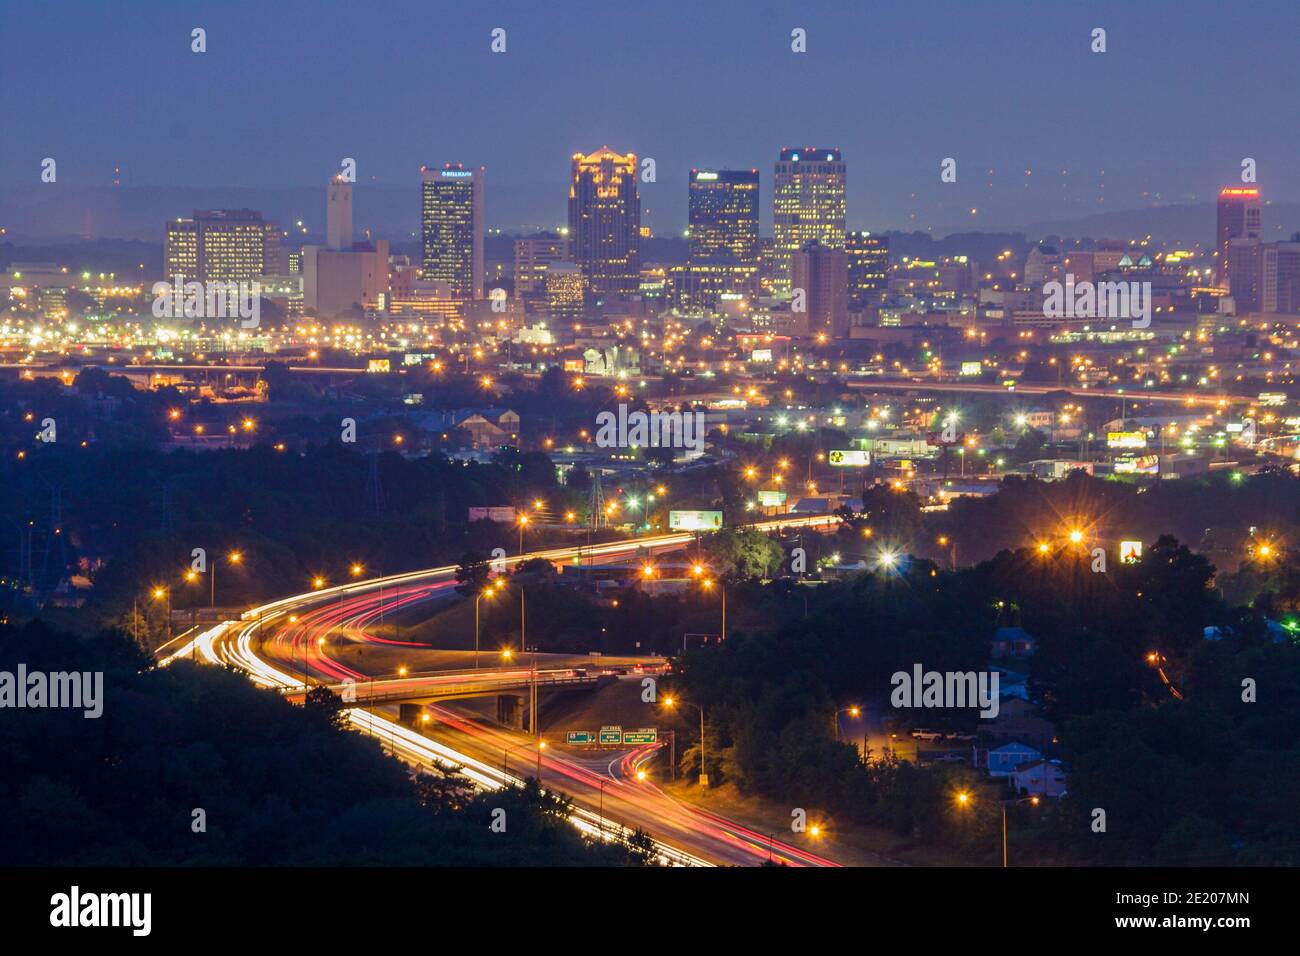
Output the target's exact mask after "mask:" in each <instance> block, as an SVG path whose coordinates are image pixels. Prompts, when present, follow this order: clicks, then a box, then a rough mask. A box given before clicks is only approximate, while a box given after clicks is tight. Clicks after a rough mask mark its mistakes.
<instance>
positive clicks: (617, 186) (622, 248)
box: [569, 146, 641, 298]
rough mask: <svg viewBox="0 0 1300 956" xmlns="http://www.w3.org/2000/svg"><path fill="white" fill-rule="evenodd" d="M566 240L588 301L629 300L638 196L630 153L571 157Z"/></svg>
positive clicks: (603, 151) (637, 267) (636, 268)
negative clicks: (567, 235)
mask: <svg viewBox="0 0 1300 956" xmlns="http://www.w3.org/2000/svg"><path fill="white" fill-rule="evenodd" d="M569 240H570V242H571V243H572V250H573V258H574V261H576V262H577V263H578V265H579V266H581V267H582V272H583V275H584V276H585V277H586V280H587V294H588V295H589V296H591V297H593V298H606V297H618V296H632V295H634V294H635V293H636V292H637V289H638V287H639V286H640V282H641V196H640V193H639V191H638V189H637V160H636V155H635V154H634V153H627V154H619V153H616V152H614V151H613V150H612V149H610V148H609V147H608V146H602V147H601V148H600V149H598V150H597V151H596V152H594V153H590V154H586V155H584V154H582V153H574V154H573V174H572V179H571V181H570V185H569Z"/></svg>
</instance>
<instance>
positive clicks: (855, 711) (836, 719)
mask: <svg viewBox="0 0 1300 956" xmlns="http://www.w3.org/2000/svg"><path fill="white" fill-rule="evenodd" d="M840 714H848V715H849V716H850V717H859V716H861V715H862V708H860V707H858V706H857V705H856V704H854V705H853V706H851V707H840V708H838V709H837V710H836V711H835V713H834V714H832V715H831V723H832V724H833V725H834V727H835V740H836V742H837V743H838V742H839V739H840Z"/></svg>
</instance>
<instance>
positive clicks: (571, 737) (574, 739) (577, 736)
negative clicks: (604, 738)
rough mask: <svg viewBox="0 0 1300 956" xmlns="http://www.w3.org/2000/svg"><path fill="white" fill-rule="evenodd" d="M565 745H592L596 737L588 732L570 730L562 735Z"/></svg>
mask: <svg viewBox="0 0 1300 956" xmlns="http://www.w3.org/2000/svg"><path fill="white" fill-rule="evenodd" d="M564 742H565V743H566V744H594V743H595V742H596V735H595V734H593V733H592V732H591V731H590V730H570V731H569V732H568V733H567V734H565V735H564Z"/></svg>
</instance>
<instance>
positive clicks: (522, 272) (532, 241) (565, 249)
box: [515, 232, 571, 299]
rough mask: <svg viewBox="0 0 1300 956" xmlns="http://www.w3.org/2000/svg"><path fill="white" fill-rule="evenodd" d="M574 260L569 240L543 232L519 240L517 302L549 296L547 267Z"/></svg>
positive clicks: (517, 248) (517, 246)
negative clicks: (546, 294)
mask: <svg viewBox="0 0 1300 956" xmlns="http://www.w3.org/2000/svg"><path fill="white" fill-rule="evenodd" d="M570 259H571V253H570V252H569V240H568V237H567V236H557V235H556V234H555V233H553V232H543V233H539V234H538V235H536V236H526V237H524V238H523V239H516V240H515V298H516V299H531V298H537V297H540V296H542V295H544V294H545V292H546V267H547V266H548V265H550V264H551V263H552V262H567V261H570Z"/></svg>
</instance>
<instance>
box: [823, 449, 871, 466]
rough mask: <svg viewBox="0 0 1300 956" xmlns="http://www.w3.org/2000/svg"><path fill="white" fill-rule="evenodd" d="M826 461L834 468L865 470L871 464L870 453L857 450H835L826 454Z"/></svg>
mask: <svg viewBox="0 0 1300 956" xmlns="http://www.w3.org/2000/svg"><path fill="white" fill-rule="evenodd" d="M826 461H827V463H828V464H830V465H834V466H835V467H836V468H865V467H866V466H867V465H869V464H871V452H869V451H861V450H860V449H857V448H847V449H844V448H842V449H836V450H835V451H831V452H827V454H826Z"/></svg>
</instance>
